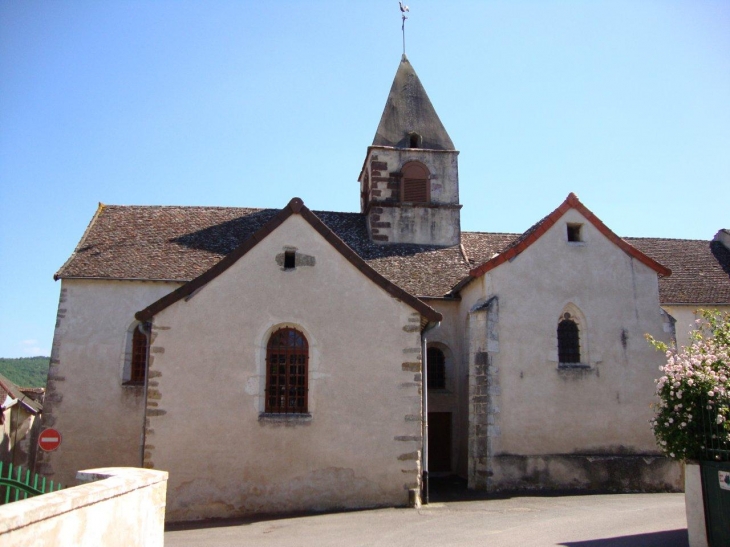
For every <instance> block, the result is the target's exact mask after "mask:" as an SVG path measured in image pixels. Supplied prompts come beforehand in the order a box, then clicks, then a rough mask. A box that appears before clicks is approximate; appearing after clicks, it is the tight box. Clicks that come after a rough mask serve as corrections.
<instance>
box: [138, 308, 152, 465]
mask: <svg viewBox="0 0 730 547" xmlns="http://www.w3.org/2000/svg"><path fill="white" fill-rule="evenodd" d="M137 328H138V329H139V332H141V333H142V334H144V337H145V338H146V339H147V351H146V352H145V356H144V403H143V405H144V406H143V408H142V435H141V437H140V445H139V466H140V467H144V445H145V443H146V442H147V388H148V386H149V381H150V347H151V346H152V323H151V322H149V321H145V322H144V323H140V324H139V325H137Z"/></svg>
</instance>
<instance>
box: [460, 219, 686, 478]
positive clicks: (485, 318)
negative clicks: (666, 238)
mask: <svg viewBox="0 0 730 547" xmlns="http://www.w3.org/2000/svg"><path fill="white" fill-rule="evenodd" d="M567 223H576V224H582V225H583V227H582V241H581V242H569V241H567V233H566V224H567ZM494 296H496V299H494V301H491V302H490V303H489V305H488V306H486V303H487V302H488V301H489V298H490V297H494ZM462 298H463V300H462V313H464V314H465V315H468V316H469V325H470V331H469V335H470V341H469V347H470V350H469V351H470V375H471V378H470V394H469V396H470V409H471V412H472V415H471V416H470V420H472V423H471V424H470V433H471V434H472V436H473V439H472V440H473V445H472V446H470V457H471V458H472V463H473V465H471V466H470V477H469V478H470V484H471V485H472V487H475V488H486V489H489V490H499V489H515V488H606V489H613V490H633V489H642V490H670V489H680V488H681V484H680V483H679V481H680V478H681V473H680V470H679V468H678V466H676V465H675V464H672V463H671V462H668V461H667V460H665V459H664V458H661V457H660V454H659V451H658V450H657V447H656V443H655V440H654V437H653V434H652V431H651V429H650V427H649V424H648V422H649V419H650V418H651V416H652V409H651V407H650V404H651V403H652V401H653V400H654V378H656V377H657V375H658V367H659V365H661V364H663V362H664V356H663V355H662V354H660V353H658V352H656V351H654V350H653V348H651V347H650V346H649V345H648V344H647V342H646V340H645V339H644V334H645V333H650V334H651V335H652V336H654V337H656V338H658V339H660V340H667V341H668V340H669V339H670V333H671V323H670V322H669V319H668V318H667V317H666V315H665V314H663V313H662V311H661V309H660V307H659V296H658V281H657V275H656V273H655V272H654V271H653V270H651V269H650V268H648V267H647V266H644V265H643V264H641V263H640V262H638V261H637V260H635V259H633V258H631V257H630V256H629V255H628V254H626V253H624V252H623V251H622V250H621V249H619V248H618V247H616V246H615V245H614V244H613V243H612V242H610V241H609V240H608V239H607V238H606V237H605V236H603V235H602V234H601V233H600V232H599V231H598V230H597V229H596V228H594V227H593V225H592V224H590V223H589V222H587V220H586V219H585V218H584V217H583V216H582V215H581V214H580V213H579V212H577V211H576V210H574V209H571V210H569V211H568V212H566V213H565V215H564V216H563V217H562V219H560V220H559V221H558V222H557V223H556V224H555V225H553V226H552V227H551V228H550V229H548V230H547V232H546V233H545V234H544V235H543V236H542V237H540V238H539V239H538V240H537V241H536V242H535V243H533V244H532V246H530V247H528V248H527V249H526V250H525V251H523V252H522V253H521V254H520V255H518V256H517V257H516V258H515V259H514V260H513V261H511V262H507V263H504V264H502V265H500V266H498V267H496V268H495V269H493V270H491V271H490V272H488V273H486V274H485V275H484V276H482V277H481V278H479V279H478V280H476V281H474V282H472V283H471V284H470V285H468V286H467V287H466V288H465V290H464V291H462ZM565 312H569V313H571V315H572V316H573V317H574V318H575V319H576V321H577V323H578V325H579V329H580V345H581V364H580V365H579V366H570V367H569V366H561V365H560V364H559V363H558V351H557V325H558V322H559V319H560V317H561V316H562V315H563V313H565Z"/></svg>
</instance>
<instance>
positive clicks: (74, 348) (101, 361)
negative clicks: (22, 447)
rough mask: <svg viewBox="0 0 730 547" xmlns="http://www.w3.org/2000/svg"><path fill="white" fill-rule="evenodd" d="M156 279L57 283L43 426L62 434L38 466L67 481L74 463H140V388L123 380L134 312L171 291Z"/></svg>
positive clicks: (80, 465)
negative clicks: (59, 443)
mask: <svg viewBox="0 0 730 547" xmlns="http://www.w3.org/2000/svg"><path fill="white" fill-rule="evenodd" d="M177 286H178V285H177V284H174V283H161V282H133V281H103V280H80V279H66V280H63V281H62V285H61V297H60V301H59V309H58V318H57V321H56V330H55V333H54V337H53V348H52V350H51V367H50V370H49V371H48V386H47V392H46V398H45V401H44V413H43V427H54V428H56V429H57V430H58V431H59V432H60V433H61V437H62V443H61V446H60V447H59V448H58V449H57V450H56V451H54V452H48V453H42V452H40V453H39V458H38V460H39V466H38V471H39V472H40V473H41V474H43V475H46V476H49V477H51V478H53V479H54V480H55V481H57V482H60V483H61V484H64V485H71V484H73V481H74V478H75V476H76V472H77V471H78V470H79V469H84V468H91V467H110V466H139V465H140V463H141V451H140V450H141V432H142V423H143V420H144V416H143V408H144V389H143V388H142V387H141V386H123V385H122V384H123V381H124V366H125V361H127V360H128V356H129V351H130V349H131V328H132V327H133V325H134V324H135V321H134V314H135V313H136V312H137V311H139V310H141V309H143V308H145V307H146V306H148V305H149V304H151V303H152V302H154V301H155V300H157V299H158V298H160V297H162V296H163V295H165V294H167V293H169V292H171V291H172V290H174V289H175V288H176V287H177Z"/></svg>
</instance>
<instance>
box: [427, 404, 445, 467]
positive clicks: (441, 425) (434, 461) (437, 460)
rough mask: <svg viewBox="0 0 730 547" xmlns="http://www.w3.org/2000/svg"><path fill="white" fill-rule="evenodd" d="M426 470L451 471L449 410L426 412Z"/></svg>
mask: <svg viewBox="0 0 730 547" xmlns="http://www.w3.org/2000/svg"><path fill="white" fill-rule="evenodd" d="M428 472H429V473H451V412H429V413H428Z"/></svg>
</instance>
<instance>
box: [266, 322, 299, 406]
mask: <svg viewBox="0 0 730 547" xmlns="http://www.w3.org/2000/svg"><path fill="white" fill-rule="evenodd" d="M308 365H309V344H308V343H307V339H306V338H305V337H304V335H303V334H302V333H301V332H299V331H298V330H296V329H293V328H289V327H284V328H281V329H279V330H277V331H276V332H274V333H273V334H272V335H271V338H269V344H268V346H267V347H266V412H271V413H277V414H303V413H306V412H307V390H308V382H307V378H308V374H307V370H308Z"/></svg>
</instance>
